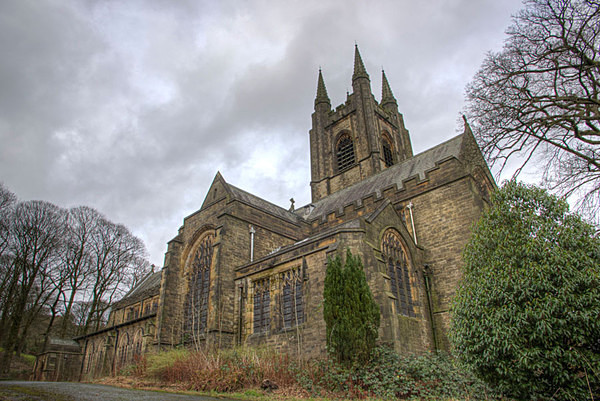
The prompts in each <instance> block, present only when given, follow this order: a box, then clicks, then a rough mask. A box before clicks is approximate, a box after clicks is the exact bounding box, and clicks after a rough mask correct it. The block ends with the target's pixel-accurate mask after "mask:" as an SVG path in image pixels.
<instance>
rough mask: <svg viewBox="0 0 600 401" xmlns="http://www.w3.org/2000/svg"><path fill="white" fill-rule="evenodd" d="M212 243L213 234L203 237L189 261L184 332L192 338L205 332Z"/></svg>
mask: <svg viewBox="0 0 600 401" xmlns="http://www.w3.org/2000/svg"><path fill="white" fill-rule="evenodd" d="M213 241H214V235H213V234H207V235H206V236H204V238H202V239H201V241H200V244H199V245H198V247H197V249H196V251H195V252H194V254H193V255H194V256H193V258H192V261H191V266H190V272H189V274H190V277H189V287H188V293H187V297H186V301H185V309H184V310H185V319H184V330H185V333H186V334H188V335H192V336H196V335H197V334H200V333H203V332H204V331H206V322H207V317H208V299H209V297H208V296H209V291H210V268H211V264H212V256H213Z"/></svg>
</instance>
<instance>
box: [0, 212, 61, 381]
mask: <svg viewBox="0 0 600 401" xmlns="http://www.w3.org/2000/svg"><path fill="white" fill-rule="evenodd" d="M64 216H65V214H64V211H63V210H62V209H60V208H59V207H57V206H55V205H53V204H51V203H48V202H43V201H30V202H22V203H19V204H18V205H17V206H16V207H15V211H14V216H13V219H12V222H11V223H12V224H10V227H9V230H8V235H9V240H8V248H7V252H8V257H9V259H10V266H9V274H8V275H7V277H6V279H7V280H8V282H7V285H6V287H5V290H4V294H3V295H4V296H5V297H6V298H5V299H6V301H5V304H4V305H3V310H2V317H1V321H0V332H2V338H1V341H2V344H3V346H4V349H5V352H4V355H3V358H2V361H1V363H0V366H2V369H3V370H4V371H8V369H9V367H10V360H11V358H12V353H13V351H17V352H18V351H19V348H18V346H19V345H20V341H19V337H20V335H21V336H22V335H23V333H22V331H21V324H22V323H23V321H24V313H25V311H26V309H27V307H28V302H29V301H30V299H31V295H32V289H33V288H34V285H36V284H37V285H39V284H40V280H41V279H42V278H43V276H44V275H45V274H46V273H47V272H48V271H49V270H50V269H51V267H52V266H53V265H54V263H55V260H56V258H57V249H58V248H59V246H60V241H61V239H62V231H63V228H64Z"/></svg>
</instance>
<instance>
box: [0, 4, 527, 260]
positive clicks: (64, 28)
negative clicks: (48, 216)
mask: <svg viewBox="0 0 600 401" xmlns="http://www.w3.org/2000/svg"><path fill="white" fill-rule="evenodd" d="M518 8H519V1H518V0H512V1H511V2H495V1H491V0H486V1H481V2H475V3H473V2H468V1H466V0H452V1H445V2H435V3H429V2H413V1H408V0H404V1H400V2H398V1H378V2H362V1H326V2H323V1H316V0H314V1H313V0H311V1H303V2H286V3H285V5H284V4H283V3H281V4H280V3H274V2H271V1H262V0H253V1H248V2H237V1H219V2H214V1H208V0H207V1H195V0H189V1H182V2H176V3H174V2H171V1H167V0H155V1H141V0H140V1H138V0H135V1H131V2H122V1H97V0H94V1H88V2H75V1H72V2H69V1H65V2H52V1H35V2H34V1H26V0H8V1H4V2H2V4H0V48H1V49H3V53H4V55H8V57H4V56H3V57H1V58H0V87H1V88H2V93H1V94H0V141H1V143H2V146H1V147H0V180H2V181H4V182H5V184H6V185H7V186H8V187H9V188H10V189H11V190H12V191H13V192H15V193H17V195H19V196H20V197H22V198H41V199H45V200H49V201H52V202H55V203H58V204H59V205H61V206H73V205H77V204H87V205H90V206H93V207H95V208H97V209H99V210H100V211H101V212H103V213H105V214H107V215H108V216H109V217H110V218H111V219H113V220H115V221H118V222H122V223H124V224H126V225H128V226H129V227H130V228H131V229H132V231H133V232H134V233H136V234H137V235H139V236H141V237H142V238H143V239H144V240H145V241H146V243H147V245H148V246H149V247H150V252H151V255H152V262H153V263H157V264H160V263H162V254H163V252H164V250H165V247H166V245H165V242H166V241H167V240H168V239H170V238H171V237H172V236H173V235H175V233H176V231H177V228H178V226H179V224H180V223H181V219H182V218H183V217H184V216H185V215H186V214H189V213H191V212H193V211H194V210H195V209H197V208H198V207H199V206H200V205H201V203H202V198H203V196H204V194H205V192H206V190H207V189H208V185H209V184H210V182H211V180H212V179H213V177H214V174H215V173H216V171H217V170H218V169H219V170H221V171H222V173H223V174H224V176H225V179H226V180H228V181H230V182H232V183H233V184H235V185H238V186H240V187H242V188H244V189H246V190H248V191H251V192H254V193H256V194H258V195H259V196H263V197H265V198H266V199H267V200H270V201H272V202H275V203H278V204H281V205H282V206H288V204H289V203H288V199H289V198H290V197H291V196H293V197H294V198H296V200H297V203H296V204H297V205H300V203H302V202H305V201H308V197H309V185H308V181H309V171H308V170H309V160H308V129H309V128H310V124H311V120H310V115H311V113H312V109H313V100H314V96H315V91H316V80H317V72H318V68H319V66H321V67H322V69H323V73H324V76H325V81H326V85H327V89H328V92H329V95H330V98H331V100H332V103H333V105H334V107H335V106H336V105H337V104H340V103H343V102H344V101H345V98H346V91H347V90H351V76H352V67H353V45H354V41H355V40H356V41H357V42H358V44H359V47H360V50H361V53H362V55H363V59H364V61H365V63H366V65H367V69H368V71H369V73H370V75H371V82H372V88H373V92H374V94H375V96H376V97H377V98H379V96H380V90H381V84H380V74H381V71H380V69H381V66H382V65H383V66H384V67H385V70H386V74H387V76H388V78H389V80H390V83H391V85H392V89H393V91H394V93H395V95H396V97H397V98H398V103H399V106H400V111H401V112H402V113H403V114H404V116H405V120H406V123H407V127H408V128H409V130H410V131H411V134H412V136H413V144H414V145H415V148H417V150H423V149H424V148H426V147H429V146H431V145H434V144H435V143H438V142H440V141H441V140H443V139H445V138H448V137H450V136H452V135H454V133H455V132H454V131H455V129H456V123H455V121H456V116H457V114H458V112H459V111H460V108H461V107H462V91H463V87H464V84H465V83H466V82H467V81H468V80H469V78H470V76H472V74H473V73H474V72H475V71H476V69H477V68H478V66H479V63H480V61H481V60H482V58H483V55H484V52H485V51H487V50H489V49H490V48H491V47H493V46H498V45H499V43H501V39H502V38H503V33H502V32H503V30H504V29H505V28H506V26H507V23H508V15H509V14H510V13H511V12H515V11H516V10H517V9H518Z"/></svg>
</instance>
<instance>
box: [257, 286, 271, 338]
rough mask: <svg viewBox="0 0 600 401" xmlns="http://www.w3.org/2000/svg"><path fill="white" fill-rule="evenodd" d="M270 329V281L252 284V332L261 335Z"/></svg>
mask: <svg viewBox="0 0 600 401" xmlns="http://www.w3.org/2000/svg"><path fill="white" fill-rule="evenodd" d="M270 328H271V283H270V279H269V278H266V279H262V280H258V281H255V282H254V332H255V333H262V332H266V331H269V329H270Z"/></svg>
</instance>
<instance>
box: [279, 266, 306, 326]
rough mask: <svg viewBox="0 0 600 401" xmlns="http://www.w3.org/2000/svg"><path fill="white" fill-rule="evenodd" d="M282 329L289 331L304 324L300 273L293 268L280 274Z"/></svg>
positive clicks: (298, 269) (297, 269)
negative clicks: (281, 285)
mask: <svg viewBox="0 0 600 401" xmlns="http://www.w3.org/2000/svg"><path fill="white" fill-rule="evenodd" d="M282 283H283V291H282V292H283V295H282V296H283V298H282V308H281V309H282V314H283V328H284V329H289V328H292V327H295V326H298V325H300V324H302V323H304V297H303V293H302V284H303V279H302V271H301V269H300V268H295V269H291V270H288V271H287V272H284V273H282Z"/></svg>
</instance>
